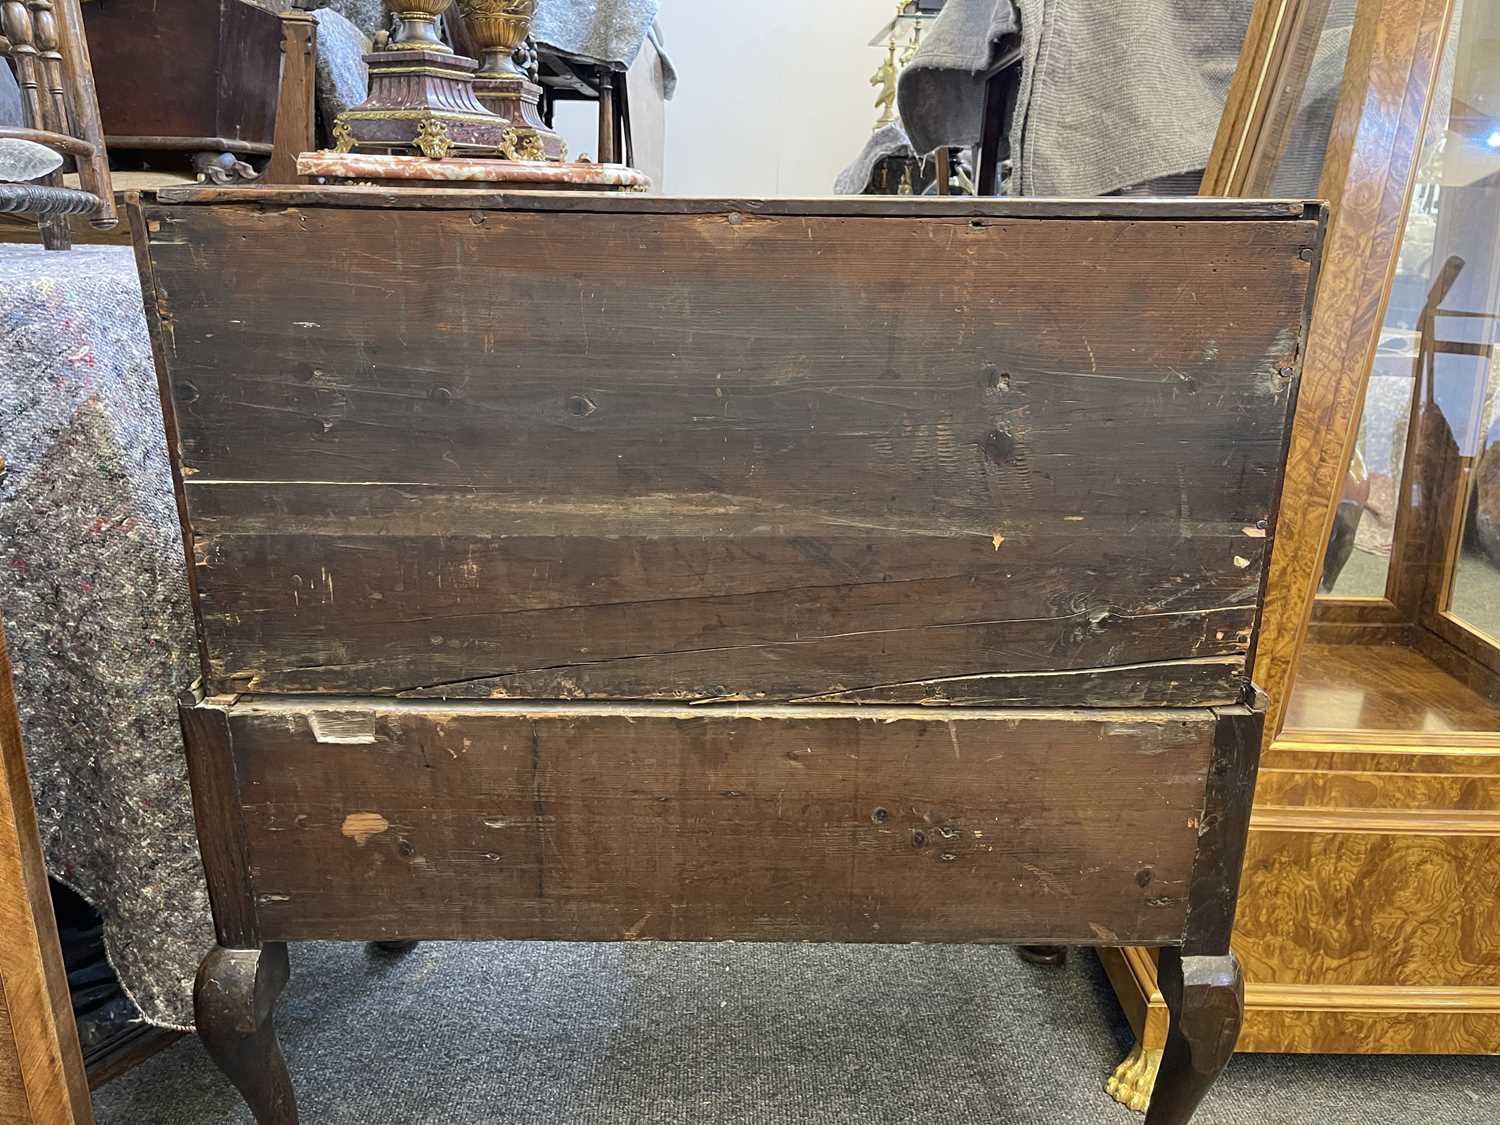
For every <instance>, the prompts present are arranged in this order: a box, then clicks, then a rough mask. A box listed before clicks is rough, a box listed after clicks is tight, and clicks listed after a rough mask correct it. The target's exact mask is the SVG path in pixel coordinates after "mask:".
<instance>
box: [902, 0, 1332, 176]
mask: <svg viewBox="0 0 1500 1125" xmlns="http://www.w3.org/2000/svg"><path fill="white" fill-rule="evenodd" d="M1253 6H1254V0H1216V2H1212V3H1206V2H1205V0H1113V2H1111V3H1109V4H1092V3H1078V2H1077V0H948V4H947V5H946V7H945V8H944V9H943V12H942V14H941V15H939V16H938V18H937V19H936V20H935V21H933V25H932V27H931V28H930V29H929V31H928V33H927V35H926V36H925V37H924V40H923V43H922V45H921V46H920V47H919V48H918V50H917V52H916V54H915V55H914V56H913V57H912V59H911V61H910V63H908V64H907V66H906V68H905V69H904V70H903V71H902V72H901V77H900V80H899V83H898V87H897V104H898V107H899V109H900V112H901V119H902V121H903V122H904V123H905V126H906V131H907V133H908V134H909V135H910V136H911V139H912V145H913V147H914V148H915V149H916V150H917V151H918V152H929V151H931V150H932V149H934V148H937V147H938V146H940V145H970V144H974V143H976V142H977V141H978V140H979V123H980V112H981V107H982V105H983V98H984V77H983V76H984V75H985V74H986V73H987V72H988V71H989V70H990V69H991V68H992V67H995V66H996V65H997V64H999V63H1000V62H1002V61H1004V60H1005V59H1007V58H1009V57H1012V56H1014V57H1015V58H1016V60H1017V65H1015V66H1014V67H1011V68H1010V69H1009V70H1008V71H1007V72H1006V73H1007V79H1006V80H1007V81H1009V82H1012V83H1014V85H1015V112H1014V115H1013V116H1012V118H1011V120H1010V122H1009V128H1008V137H1009V141H1010V158H1011V163H1012V174H1011V181H1010V184H1009V187H1008V193H1009V194H1012V195H1071V196H1092V195H1105V194H1109V193H1111V192H1117V191H1121V190H1126V189H1130V188H1134V187H1136V186H1137V185H1141V184H1143V183H1147V182H1150V181H1163V182H1168V183H1170V182H1172V180H1170V179H1169V178H1176V179H1177V182H1178V183H1186V182H1188V181H1187V179H1185V178H1184V177H1186V176H1187V175H1188V174H1189V173H1192V172H1194V171H1197V170H1199V169H1202V168H1203V167H1205V165H1206V164H1207V163H1208V155H1209V152H1210V150H1211V149H1212V147H1213V140H1214V134H1215V132H1216V131H1217V129H1218V125H1219V117H1220V115H1221V114H1222V112H1223V109H1224V103H1225V101H1226V99H1227V97H1228V93H1229V83H1230V80H1231V79H1232V78H1233V76H1234V69H1235V64H1236V63H1237V62H1238V60H1239V54H1240V48H1241V47H1242V46H1243V43H1244V38H1245V30H1246V28H1247V27H1248V25H1249V22H1250V11H1251V8H1252V7H1253ZM1353 16H1354V0H1334V4H1333V7H1332V11H1331V12H1330V15H1329V18H1328V21H1327V24H1326V25H1325V29H1324V32H1323V35H1322V37H1321V39H1320V41H1319V45H1318V48H1317V54H1316V56H1315V60H1314V64H1313V69H1312V73H1311V76H1310V77H1309V79H1308V84H1307V91H1306V93H1305V95H1304V97H1303V100H1302V105H1301V107H1300V108H1299V112H1298V116H1297V119H1296V121H1295V123H1294V126H1293V130H1292V134H1291V140H1290V143H1289V145H1288V149H1287V153H1286V156H1285V158H1284V159H1283V161H1282V166H1281V172H1280V174H1279V175H1278V177H1277V182H1276V191H1277V192H1279V193H1282V194H1287V195H1303V194H1310V193H1313V192H1315V190H1316V188H1317V177H1318V172H1319V170H1320V169H1321V166H1322V154H1323V150H1324V148H1325V147H1326V145H1327V139H1328V129H1329V127H1330V125H1331V123H1332V119H1333V108H1334V104H1335V102H1336V101H1337V97H1338V87H1339V83H1340V80H1341V78H1342V75H1343V64H1344V57H1345V55H1346V54H1347V53H1348V46H1349V30H1350V26H1351V25H1352V23H1353Z"/></svg>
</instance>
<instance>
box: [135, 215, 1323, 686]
mask: <svg viewBox="0 0 1500 1125" xmlns="http://www.w3.org/2000/svg"><path fill="white" fill-rule="evenodd" d="M215 198H218V197H215ZM226 198H227V197H226ZM236 198H237V197H236ZM299 198H300V197H299ZM309 198H311V197H309ZM329 198H344V197H342V196H339V197H329ZM513 202H514V201H513ZM541 206H543V204H541V203H538V207H539V208H540V207H541ZM705 207H706V205H705ZM705 207H689V208H678V207H673V208H667V209H660V208H651V207H646V208H635V207H630V206H629V205H628V204H621V203H618V202H616V203H610V204H607V205H604V206H603V207H602V209H600V210H597V211H592V210H581V211H574V212H569V213H565V214H561V215H559V214H555V213H552V212H548V211H545V210H517V211H509V212H506V211H496V212H493V213H490V212H480V211H464V212H457V211H443V210H437V211H421V210H406V211H403V210H393V211H391V212H390V213H389V214H387V215H385V216H384V217H383V219H382V225H381V227H380V228H379V231H378V233H377V232H376V231H375V230H374V228H372V227H370V225H369V224H368V222H367V215H366V213H365V212H362V211H360V210H354V209H344V210H339V209H334V208H331V207H307V208H301V207H279V208H267V207H251V206H221V207H212V208H204V207H195V206H179V207H156V208H149V209H148V210H147V211H146V213H145V214H146V220H147V231H148V235H149V248H148V249H149V255H150V259H151V263H152V267H153V273H152V278H153V284H154V286H155V288H156V290H157V294H156V300H155V302H154V308H155V310H156V313H157V316H158V317H159V319H160V320H161V322H162V325H163V329H162V331H161V332H160V336H161V339H162V341H163V344H164V352H165V370H166V372H167V375H168V378H169V380H170V383H171V394H172V398H173V411H174V414H175V416H176V420H177V427H176V433H177V435H178V452H179V460H180V462H181V465H182V473H183V476H184V478H185V480H186V482H187V483H186V485H185V488H184V491H185V494H186V498H187V500H186V502H187V505H188V512H189V521H190V522H191V523H192V525H193V534H194V539H195V553H196V570H197V576H198V582H199V594H200V599H199V603H200V609H201V611H202V621H203V627H204V631H205V637H206V645H207V648H208V652H209V659H208V667H209V674H210V676H211V678H212V679H213V684H214V686H215V687H216V688H219V689H225V690H256V691H285V690H295V691H303V690H322V691H332V692H338V691H350V690H358V691H376V692H384V693H399V692H414V691H415V692H425V691H439V692H443V693H445V694H481V695H486V694H495V695H503V696H508V697H526V696H540V697H558V696H563V697H568V698H609V697H622V698H641V697H664V698H682V699H712V698H719V697H725V696H730V697H736V698H753V699H782V700H786V699H798V698H809V697H813V698H821V697H825V696H829V695H841V693H858V692H862V691H868V692H875V693H882V692H883V693H885V694H884V695H877V697H882V698H896V699H911V700H920V701H925V702H941V701H944V700H950V701H953V702H961V701H964V700H965V699H966V698H968V699H970V700H972V699H990V700H1000V699H1006V700H1009V699H1016V700H1017V701H1018V702H1021V703H1026V702H1033V703H1036V702H1050V701H1053V700H1055V699H1058V698H1064V696H1059V695H1058V694H1057V689H1056V688H1053V689H1048V691H1047V692H1046V693H1045V694H1042V695H1032V696H1027V695H1026V694H1025V690H1024V688H1025V685H1026V684H1028V683H1030V684H1035V685H1037V686H1038V687H1041V686H1042V684H1041V681H1040V680H1039V679H1032V680H1018V681H1014V682H1010V683H1007V684H1004V685H1001V684H997V683H993V682H986V683H983V684H982V683H981V680H982V678H985V677H994V676H1009V675H1011V674H1012V673H1021V674H1024V675H1027V676H1030V675H1032V674H1034V673H1036V672H1039V671H1043V670H1060V671H1064V672H1073V671H1079V670H1085V669H1100V670H1101V671H1100V675H1099V678H1098V680H1097V682H1096V683H1094V684H1092V686H1090V685H1086V684H1085V685H1079V681H1077V680H1074V681H1072V682H1073V683H1074V684H1075V685H1079V686H1081V688H1082V692H1083V695H1084V696H1085V697H1087V698H1090V699H1097V700H1098V701H1099V702H1100V703H1102V704H1109V703H1112V702H1127V701H1129V702H1135V703H1141V702H1143V701H1145V699H1146V698H1147V695H1149V693H1146V695H1143V694H1142V692H1141V691H1140V690H1138V688H1137V687H1136V686H1132V685H1134V684H1136V682H1137V681H1138V679H1139V677H1136V676H1133V675H1132V674H1131V673H1130V671H1129V669H1131V668H1136V667H1139V666H1145V665H1153V664H1163V663H1172V662H1178V661H1183V662H1187V661H1197V662H1200V663H1197V664H1195V665H1193V667H1192V668H1191V669H1189V671H1190V673H1191V674H1189V675H1185V676H1184V677H1183V678H1182V679H1180V680H1177V681H1174V685H1173V686H1169V687H1168V689H1167V690H1166V691H1165V692H1159V693H1158V694H1157V695H1156V696H1154V698H1156V699H1158V700H1159V701H1161V700H1166V701H1172V702H1182V703H1192V704H1203V703H1223V702H1227V701H1231V700H1233V699H1236V698H1238V697H1239V696H1240V695H1241V694H1242V691H1243V676H1242V674H1241V671H1240V669H1238V668H1236V667H1232V666H1231V665H1229V664H1227V663H1226V662H1225V660H1224V658H1236V657H1237V658H1241V659H1242V658H1243V656H1244V654H1245V652H1246V650H1247V647H1248V646H1247V641H1248V635H1249V630H1250V627H1251V625H1252V624H1253V620H1254V613H1255V605H1256V602H1257V598H1258V595H1257V592H1256V591H1257V586H1258V584H1259V582H1260V578H1261V575H1262V573H1263V565H1262V561H1263V559H1264V557H1265V551H1266V549H1267V548H1268V547H1269V545H1270V542H1271V539H1270V534H1269V527H1268V525H1269V521H1270V517H1271V514H1272V511H1273V509H1274V503H1275V496H1276V490H1277V482H1278V478H1279V465H1280V454H1281V450H1282V448H1283V446H1284V442H1285V432H1286V415H1287V410H1288V409H1289V406H1290V402H1291V396H1292V390H1293V383H1294V379H1293V378H1292V377H1291V374H1292V366H1291V365H1292V364H1294V362H1295V358H1296V356H1297V354H1298V352H1299V349H1300V330H1301V324H1302V315H1303V311H1304V308H1305V304H1306V291H1307V285H1308V280H1309V277H1310V273H1311V267H1310V264H1309V262H1308V260H1307V258H1308V256H1309V254H1308V248H1309V246H1310V245H1312V244H1315V243H1316V241H1317V238H1318V222H1317V221H1316V215H1315V214H1314V215H1313V217H1311V218H1309V217H1308V216H1309V212H1307V211H1306V210H1305V209H1301V208H1298V209H1288V208H1286V207H1285V205H1281V206H1280V210H1279V212H1278V213H1279V214H1280V215H1281V216H1282V218H1280V219H1278V220H1274V221H1272V220H1270V219H1267V218H1261V219H1259V220H1258V221H1251V220H1248V219H1246V218H1245V217H1244V215H1245V214H1246V212H1243V211H1238V212H1237V211H1233V210H1232V209H1231V211H1228V212H1226V211H1221V210H1215V209H1214V208H1209V209H1207V210H1205V211H1204V212H1203V214H1204V215H1211V216H1216V218H1215V219H1214V221H1204V222H1190V221H1185V220H1183V219H1180V218H1179V219H1175V220H1172V221H1166V220H1163V219H1162V218H1161V217H1160V215H1161V214H1178V212H1172V211H1167V212H1156V211H1152V210H1151V209H1149V208H1148V209H1146V211H1144V212H1139V211H1136V212H1132V211H1129V210H1128V209H1127V211H1125V212H1122V214H1134V215H1136V216H1141V215H1146V214H1150V215H1155V216H1157V217H1153V218H1141V217H1137V218H1134V219H1129V220H1125V219H1121V220H1118V221H1114V222H1105V221H1101V220H1099V219H1096V218H1074V219H1069V220H1064V219H1059V218H1043V219H1027V218H1005V217H1001V218H985V219H973V220H964V219H961V218H955V217H952V216H951V215H949V214H948V213H946V212H941V211H939V212H930V211H923V210H922V209H920V208H918V209H915V210H911V211H909V212H908V218H907V220H906V221H904V222H898V221H895V220H893V219H891V218H889V217H883V218H877V217H874V215H873V213H868V214H867V213H858V212H857V209H856V212H855V213H839V214H826V215H814V214H798V213H796V212H795V211H794V210H787V209H785V208H781V209H777V208H772V209H771V211H770V213H766V214H750V213H746V212H740V211H732V212H728V213H724V212H722V211H716V210H713V209H712V208H708V209H705ZM1023 211H1024V209H1023ZM1271 211H1277V208H1271ZM1100 213H1104V212H1100ZM1256 213H1257V214H1260V215H1262V216H1263V215H1265V214H1267V213H1268V212H1267V210H1266V208H1265V207H1262V208H1261V210H1260V211H1259V212H1256ZM1230 214H1234V215H1235V216H1236V217H1233V218H1230V217H1226V216H1228V215H1230ZM1294 214H1295V215H1296V218H1292V216H1293V215H1294ZM309 239H311V240H314V241H316V242H317V243H318V244H319V245H320V246H323V247H325V248H326V249H327V252H328V260H327V261H326V262H325V268H324V269H322V270H319V271H307V270H303V269H299V268H296V267H295V266H294V265H293V264H292V263H293V262H294V261H295V258H296V254H297V247H300V246H303V245H305V244H306V242H307V241H308V240H309ZM516 245H526V246H528V247H530V248H531V249H530V251H529V252H528V253H526V254H524V255H515V254H512V253H510V250H509V248H510V247H513V246H516ZM499 258H504V259H505V260H506V261H507V263H508V264H507V267H506V268H505V269H504V270H499V271H497V270H493V269H489V268H486V267H484V266H483V263H484V262H486V261H489V260H499ZM210 264H211V266H212V268H204V267H205V266H207V265H210ZM916 275H922V276H928V277H931V278H934V279H936V280H935V282H934V284H933V286H932V287H931V290H930V292H928V293H926V294H924V299H923V302H922V305H921V309H922V311H921V313H920V314H918V313H917V311H916V310H915V309H914V308H913V307H911V306H910V302H909V300H908V279H909V278H910V277H911V276H916ZM251 279H254V281H253V284H252V283H251ZM1080 294H1085V295H1087V296H1086V298H1085V299H1080ZM224 308H232V309H233V310H234V314H235V315H233V316H231V317H229V318H227V320H226V318H224V317H222V316H219V315H217V314H216V312H215V310H220V309H224ZM267 450H274V451H275V454H274V456H273V457H268V456H267V454H266V451H267ZM340 591H342V592H343V593H342V594H341V593H340ZM934 606H941V607H943V608H942V610H941V611H940V612H939V613H937V614H934V611H933V607H934ZM460 681H462V683H460ZM919 681H923V682H927V681H944V682H948V683H949V684H950V687H949V688H948V689H945V690H944V691H943V692H933V691H931V690H929V689H928V688H926V687H919V686H913V687H911V690H910V691H907V692H905V693H903V692H902V691H900V690H898V688H899V687H900V685H916V684H918V682H919ZM965 685H968V688H967V689H966V687H965ZM1111 685H1115V686H1118V687H1119V689H1120V692H1121V694H1119V695H1115V696H1111V695H1110V694H1109V690H1108V689H1109V688H1110V686H1111ZM1194 687H1201V688H1202V694H1199V695H1196V696H1195V695H1193V694H1192V689H1193V688H1194ZM450 689H453V690H452V691H450ZM970 689H971V694H969V695H968V696H966V695H965V691H966V690H970ZM892 692H894V693H895V694H892ZM973 693H978V694H973ZM847 698H851V699H852V698H859V696H858V695H857V694H850V695H848V696H847Z"/></svg>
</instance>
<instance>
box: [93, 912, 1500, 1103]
mask: <svg viewBox="0 0 1500 1125" xmlns="http://www.w3.org/2000/svg"><path fill="white" fill-rule="evenodd" d="M278 1019H279V1025H280V1029H281V1041H282V1044H283V1046H284V1048H285V1051H286V1056H287V1061H288V1063H289V1065H290V1067H291V1071H292V1077H293V1080H294V1082H295V1084H296V1086H297V1096H298V1101H299V1104H300V1107H301V1111H302V1120H303V1122H304V1123H305V1125H345V1123H350V1125H352V1123H355V1122H358V1123H359V1125H370V1123H371V1122H378V1123H380V1125H429V1123H433V1125H437V1123H442V1125H448V1123H470V1122H474V1123H485V1125H491V1123H493V1125H502V1123H504V1125H510V1123H518V1125H520V1123H524V1125H540V1123H544V1122H545V1123H549V1125H553V1123H556V1125H656V1123H663V1125H665V1123H672V1125H731V1123H733V1125H855V1123H858V1125H907V1123H910V1122H922V1123H924V1125H1033V1123H1036V1125H1094V1123H1099V1125H1109V1123H1115V1125H1121V1123H1129V1122H1139V1121H1140V1120H1141V1119H1140V1117H1139V1116H1138V1115H1136V1114H1133V1113H1131V1112H1130V1111H1129V1110H1127V1109H1125V1108H1123V1107H1121V1106H1119V1105H1116V1104H1115V1103H1114V1102H1113V1101H1111V1100H1110V1099H1109V1097H1108V1096H1107V1095H1105V1093H1104V1092H1103V1082H1104V1079H1105V1077H1106V1076H1107V1075H1108V1074H1109V1072H1110V1070H1111V1069H1112V1068H1113V1067H1114V1065H1115V1064H1116V1063H1118V1062H1119V1061H1120V1059H1121V1058H1123V1057H1124V1054H1125V1052H1126V1050H1127V1049H1128V1048H1129V1046H1130V1035H1129V1030H1128V1028H1127V1027H1126V1026H1125V1025H1124V1023H1123V1021H1122V1020H1121V1019H1120V1017H1119V1015H1118V1008H1117V1007H1116V1006H1115V1004H1114V1000H1113V998H1112V996H1110V994H1109V985H1108V982H1107V981H1106V980H1105V978H1104V974H1103V971H1102V969H1101V968H1100V966H1099V962H1098V960H1097V959H1096V958H1095V957H1094V956H1093V955H1092V954H1090V953H1075V955H1074V956H1073V957H1072V958H1071V960H1070V961H1069V964H1068V967H1067V968H1065V969H1060V970H1059V969H1044V968H1037V967H1034V966H1031V965H1026V964H1024V963H1022V962H1021V961H1020V960H1019V959H1017V958H1016V956H1015V955H1014V953H1013V952H1012V951H1011V950H1009V949H1006V948H1001V947H978V946H969V947H933V946H848V945H818V946H813V945H733V944H724V945H670V944H658V943H643V944H633V945H574V944H541V943H531V942H512V943H506V944H485V945H464V944H448V943H424V944H423V945H420V946H418V947H417V948H416V949H415V950H414V951H412V952H410V953H407V954H406V955H404V956H392V955H389V954H385V953H382V952H380V951H378V950H376V949H374V948H372V947H366V946H360V945H340V944H323V943H315V944H307V945H294V946H292V981H291V984H290V985H289V986H288V988H287V991H286V994H285V995H284V996H283V998H282V1001H281V1005H280V1008H279V1010H278ZM94 1097H95V1111H96V1116H97V1118H98V1121H99V1123H100V1125H200V1123H205V1122H214V1123H218V1122H234V1123H246V1122H249V1121H250V1116H249V1113H248V1112H247V1111H246V1110H245V1109H244V1108H243V1106H242V1105H241V1104H240V1102H239V1100H238V1097H237V1096H236V1094H235V1093H234V1091H233V1090H232V1089H231V1087H230V1086H229V1084H228V1082H227V1081H226V1080H224V1079H223V1078H222V1077H220V1075H219V1074H218V1072H217V1071H216V1070H215V1069H214V1068H213V1065H212V1064H211V1063H210V1062H209V1061H208V1058H207V1056H206V1055H205V1054H204V1052H203V1049H202V1047H201V1046H199V1044H198V1041H197V1040H196V1039H195V1038H192V1037H189V1038H185V1039H183V1040H181V1041H179V1042H178V1043H177V1044H175V1045H174V1046H173V1047H171V1048H170V1049H168V1050H166V1051H164V1052H162V1053H161V1054H159V1055H157V1056H156V1057H154V1058H152V1059H150V1060H148V1061H147V1062H146V1063H144V1064H142V1065H141V1066H139V1067H137V1068H135V1069H134V1070H132V1071H131V1072H129V1073H128V1074H126V1075H125V1076H124V1077H123V1078H120V1079H117V1080H116V1081H114V1082H112V1083H110V1084H109V1085H107V1086H105V1087H103V1088H102V1089H100V1090H98V1091H97V1092H96V1093H95V1096H94ZM1194 1122H1195V1125H1199V1123H1201V1125H1377V1123H1378V1125H1397V1123H1408V1122H1413V1123H1420V1125H1469V1123H1486V1125H1487V1123H1497V1125H1500V1060H1497V1059H1493V1058H1486V1059H1475V1058H1401V1057H1375V1058H1348V1057H1320V1056H1311V1057H1308V1056H1257V1055H1241V1056H1238V1057H1236V1059H1235V1060H1234V1061H1233V1062H1232V1063H1231V1064H1230V1067H1229V1070H1228V1071H1227V1072H1226V1073H1225V1075H1224V1077H1223V1078H1222V1079H1221V1080H1220V1082H1219V1083H1218V1085H1217V1086H1216V1087H1215V1088H1214V1090H1213V1091H1212V1092H1211V1093H1210V1095H1209V1098H1208V1100H1207V1101H1206V1102H1205V1103H1204V1105H1203V1107H1202V1108H1201V1109H1200V1110H1199V1114H1198V1116H1197V1117H1196V1118H1195V1119H1194Z"/></svg>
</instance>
